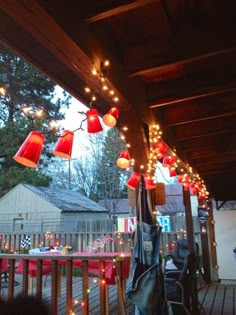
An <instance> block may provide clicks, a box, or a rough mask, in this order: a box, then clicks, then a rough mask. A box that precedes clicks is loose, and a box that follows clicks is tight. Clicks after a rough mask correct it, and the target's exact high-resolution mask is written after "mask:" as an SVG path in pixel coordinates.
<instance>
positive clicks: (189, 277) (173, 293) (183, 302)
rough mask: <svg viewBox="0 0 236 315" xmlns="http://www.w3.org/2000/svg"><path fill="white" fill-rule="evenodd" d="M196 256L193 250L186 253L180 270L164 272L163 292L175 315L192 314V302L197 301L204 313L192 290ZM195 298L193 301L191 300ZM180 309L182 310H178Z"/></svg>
mask: <svg viewBox="0 0 236 315" xmlns="http://www.w3.org/2000/svg"><path fill="white" fill-rule="evenodd" d="M197 263H198V257H197V255H196V254H195V253H194V252H190V253H188V254H187V255H186V256H185V258H184V264H183V268H182V269H181V270H171V271H167V272H166V273H165V280H164V283H165V294H166V300H167V303H168V305H169V306H170V305H171V306H173V308H172V310H173V313H174V314H175V315H177V314H183V310H184V312H185V314H187V315H191V314H192V307H193V303H194V302H197V307H198V308H199V310H200V311H201V312H203V314H204V313H205V311H204V309H203V307H202V305H201V304H200V303H199V302H198V299H197V296H195V294H196V292H194V277H195V275H196V267H197ZM194 299H195V301H193V300H194ZM180 309H181V310H182V311H180Z"/></svg>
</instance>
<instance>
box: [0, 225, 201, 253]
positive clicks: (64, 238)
mask: <svg viewBox="0 0 236 315" xmlns="http://www.w3.org/2000/svg"><path fill="white" fill-rule="evenodd" d="M28 236H29V238H30V244H29V245H25V246H22V244H23V241H24V240H26V239H27V238H28ZM194 236H195V241H196V242H198V244H199V245H201V240H200V237H201V234H200V233H198V232H197V233H195V234H194ZM185 237H186V235H185V232H184V231H182V232H163V233H162V234H161V251H162V253H163V254H164V255H165V254H168V253H169V252H170V251H171V249H172V247H173V244H174V242H175V241H176V240H177V239H180V238H185ZM50 246H71V247H72V249H73V250H76V251H81V252H84V251H87V250H88V249H90V250H92V251H95V252H96V251H102V252H117V251H123V252H129V251H131V249H132V247H133V234H131V233H113V234H112V233H109V234H108V233H107V234H106V235H104V234H102V235H101V233H49V232H48V233H38V234H33V233H32V234H14V233H11V234H10V233H4V234H1V235H0V250H1V252H2V253H22V252H27V249H30V248H37V247H50ZM200 249H201V246H200Z"/></svg>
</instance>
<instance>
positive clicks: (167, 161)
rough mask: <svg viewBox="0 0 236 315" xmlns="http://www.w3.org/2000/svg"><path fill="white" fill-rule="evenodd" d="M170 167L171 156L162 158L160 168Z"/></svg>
mask: <svg viewBox="0 0 236 315" xmlns="http://www.w3.org/2000/svg"><path fill="white" fill-rule="evenodd" d="M170 165H171V156H168V155H165V156H164V158H163V162H162V166H163V167H170Z"/></svg>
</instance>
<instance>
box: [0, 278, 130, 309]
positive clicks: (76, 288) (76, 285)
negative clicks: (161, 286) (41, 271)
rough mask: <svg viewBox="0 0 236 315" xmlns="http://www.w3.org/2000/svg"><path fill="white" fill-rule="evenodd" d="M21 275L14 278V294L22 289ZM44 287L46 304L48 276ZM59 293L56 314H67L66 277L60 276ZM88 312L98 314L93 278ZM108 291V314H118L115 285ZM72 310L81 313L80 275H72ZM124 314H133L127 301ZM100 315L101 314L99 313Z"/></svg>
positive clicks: (48, 286) (90, 284)
mask: <svg viewBox="0 0 236 315" xmlns="http://www.w3.org/2000/svg"><path fill="white" fill-rule="evenodd" d="M21 278H22V276H21V275H17V277H16V280H17V281H18V282H19V285H17V286H16V287H15V295H18V294H20V293H21V291H22V284H21V283H22V281H21ZM45 280H46V281H45V283H44V285H45V286H44V288H43V301H44V302H45V303H46V304H50V296H51V279H50V276H48V278H47V279H45ZM61 280H62V281H61V295H60V297H59V299H58V315H67V314H66V279H65V277H62V279H61ZM35 287H36V283H35V281H34V282H33V294H35V293H36V289H35ZM89 289H90V293H89V314H90V315H98V314H100V304H99V301H100V300H99V286H98V284H97V283H94V278H90V279H89ZM108 292H109V314H110V315H117V314H118V305H117V291H116V286H115V285H110V286H109V287H108ZM2 297H3V298H5V297H7V289H3V292H2ZM73 301H74V303H73V311H74V313H75V315H81V314H82V306H81V302H82V280H81V278H80V277H73ZM125 308H126V315H133V306H132V304H131V303H129V302H128V301H127V303H126V305H125ZM101 315H102V314H101Z"/></svg>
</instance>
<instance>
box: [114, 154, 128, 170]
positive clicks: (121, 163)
mask: <svg viewBox="0 0 236 315" xmlns="http://www.w3.org/2000/svg"><path fill="white" fill-rule="evenodd" d="M129 161H130V154H129V151H128V150H122V151H121V153H120V155H119V157H118V159H117V161H116V165H117V166H118V167H120V168H128V167H129Z"/></svg>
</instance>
